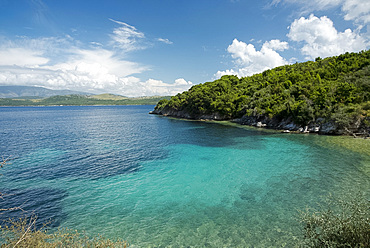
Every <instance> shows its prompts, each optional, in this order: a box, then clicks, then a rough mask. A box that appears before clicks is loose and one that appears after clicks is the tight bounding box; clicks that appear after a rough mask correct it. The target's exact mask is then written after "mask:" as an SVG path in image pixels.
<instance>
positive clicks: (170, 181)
mask: <svg viewBox="0 0 370 248" xmlns="http://www.w3.org/2000/svg"><path fill="white" fill-rule="evenodd" d="M153 108H154V106H50V107H49V106H45V107H0V157H1V156H2V157H3V159H8V164H7V165H5V166H4V167H3V168H2V169H1V170H0V173H1V176H0V192H2V193H6V194H8V195H7V196H6V197H4V199H0V208H4V207H10V206H21V208H22V209H23V211H10V212H7V213H4V214H2V215H1V216H0V219H1V220H5V219H8V218H17V217H18V216H19V215H21V214H26V215H31V214H34V215H37V216H38V223H46V222H47V223H49V228H50V229H51V230H56V229H58V228H70V229H73V230H79V231H84V232H86V234H88V235H91V236H96V235H98V234H99V235H102V236H104V237H106V238H109V239H113V240H114V239H117V238H120V239H123V240H126V241H128V242H129V244H130V247H278V246H280V247H284V246H285V247H294V246H295V245H297V242H298V240H299V239H300V238H301V237H302V235H303V234H302V233H303V232H302V230H303V224H302V223H301V222H300V218H299V216H300V215H299V213H300V211H304V210H305V209H307V208H312V209H315V208H317V207H319V206H321V205H320V204H322V203H323V202H324V200H323V199H325V197H327V196H328V195H331V196H334V197H338V198H340V197H342V196H346V195H348V194H353V193H354V192H356V191H360V192H367V193H369V189H370V174H369V171H368V168H369V163H368V162H369V157H366V155H364V154H362V153H359V152H356V151H353V150H348V149H346V148H344V147H342V146H336V145H333V143H332V142H329V141H330V139H334V137H328V136H320V135H312V134H308V135H307V134H305V135H303V134H286V133H280V132H276V131H269V130H264V129H257V128H250V127H245V126H241V125H237V124H232V123H229V122H209V121H208V122H206V121H190V120H181V119H174V118H169V117H163V116H157V115H150V114H149V111H151V110H153Z"/></svg>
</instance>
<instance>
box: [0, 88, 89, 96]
mask: <svg viewBox="0 0 370 248" xmlns="http://www.w3.org/2000/svg"><path fill="white" fill-rule="evenodd" d="M73 94H78V95H92V94H89V93H86V92H79V91H72V90H50V89H46V88H43V87H33V86H0V98H18V97H26V98H30V97H33V98H45V97H51V96H64V95H73Z"/></svg>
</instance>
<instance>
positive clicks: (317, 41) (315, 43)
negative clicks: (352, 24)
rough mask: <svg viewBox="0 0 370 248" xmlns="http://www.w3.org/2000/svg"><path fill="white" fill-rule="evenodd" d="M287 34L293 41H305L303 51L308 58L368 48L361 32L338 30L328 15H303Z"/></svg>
mask: <svg viewBox="0 0 370 248" xmlns="http://www.w3.org/2000/svg"><path fill="white" fill-rule="evenodd" d="M287 36H288V37H289V38H290V39H291V40H293V41H297V42H303V43H304V45H303V47H302V48H301V52H302V54H304V55H306V56H307V59H313V58H316V57H328V56H334V55H339V54H341V53H345V52H357V51H360V50H363V49H366V40H365V39H364V38H363V37H362V36H361V35H360V34H358V33H356V32H353V31H352V30H351V29H346V30H345V31H344V32H338V31H337V30H336V29H335V27H334V24H333V22H332V21H331V20H330V19H329V18H328V17H326V16H323V17H321V18H318V17H316V16H314V15H310V17H309V18H307V19H306V18H304V17H301V18H299V19H297V20H295V21H294V22H293V23H292V24H291V25H290V27H289V33H288V35H287Z"/></svg>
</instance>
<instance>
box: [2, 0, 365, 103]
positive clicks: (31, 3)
mask: <svg viewBox="0 0 370 248" xmlns="http://www.w3.org/2000/svg"><path fill="white" fill-rule="evenodd" d="M369 24H370V1H365V0H310V1H306V0H260V1H250V0H187V1H182V0H157V1H155V0H89V1H83V0H63V1H55V0H0V85H31V86H43V87H46V88H50V89H70V90H78V91H84V92H90V93H96V94H98V93H114V94H120V95H124V96H143V95H146V96H151V95H174V94H176V93H178V92H182V91H184V90H187V89H189V88H190V87H191V86H192V85H194V84H198V83H203V82H207V81H213V80H215V79H217V78H219V77H221V76H222V75H225V74H233V75H238V76H239V77H243V76H249V75H253V74H255V73H258V72H262V71H263V70H266V69H269V68H274V67H276V66H280V65H284V64H292V63H295V62H302V61H307V60H314V59H315V58H316V57H321V58H324V57H328V56H333V55H339V54H341V53H345V52H357V51H361V50H366V49H369V47H370V27H369Z"/></svg>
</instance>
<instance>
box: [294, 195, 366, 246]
mask: <svg viewBox="0 0 370 248" xmlns="http://www.w3.org/2000/svg"><path fill="white" fill-rule="evenodd" d="M369 203H370V202H369V200H367V199H366V198H365V196H364V195H362V194H360V193H358V194H355V195H354V196H349V197H348V198H346V199H339V200H338V199H334V198H333V197H332V196H330V197H329V198H328V199H326V201H325V203H324V205H322V206H321V207H320V209H319V210H318V211H317V210H312V209H307V210H306V211H303V212H301V215H300V221H301V223H302V224H303V234H304V246H306V247H370V204H369Z"/></svg>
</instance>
